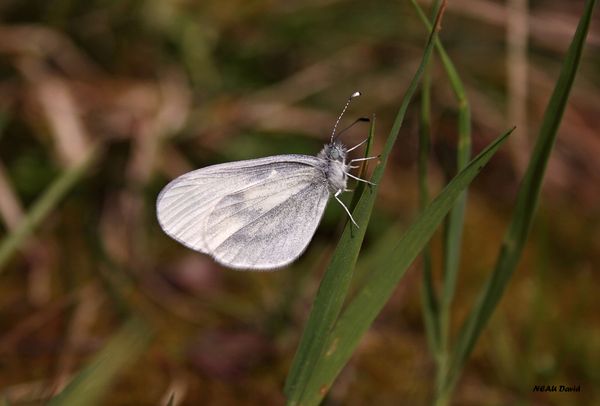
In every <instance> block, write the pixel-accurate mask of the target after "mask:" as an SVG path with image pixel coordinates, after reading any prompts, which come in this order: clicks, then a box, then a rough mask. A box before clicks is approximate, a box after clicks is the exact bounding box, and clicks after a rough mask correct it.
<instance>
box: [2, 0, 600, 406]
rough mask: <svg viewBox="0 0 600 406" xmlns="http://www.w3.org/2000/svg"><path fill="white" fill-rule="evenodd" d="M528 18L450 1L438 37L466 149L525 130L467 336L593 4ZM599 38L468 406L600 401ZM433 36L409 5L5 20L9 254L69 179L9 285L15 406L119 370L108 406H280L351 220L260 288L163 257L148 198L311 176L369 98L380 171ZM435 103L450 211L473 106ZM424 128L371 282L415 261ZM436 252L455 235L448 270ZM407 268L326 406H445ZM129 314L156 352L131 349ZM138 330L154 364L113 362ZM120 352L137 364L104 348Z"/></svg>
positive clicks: (473, 279) (383, 215) (196, 261)
mask: <svg viewBox="0 0 600 406" xmlns="http://www.w3.org/2000/svg"><path fill="white" fill-rule="evenodd" d="M529 3H530V4H529V5H527V4H526V2H525V1H522V0H510V1H491V0H454V1H450V4H449V7H448V9H447V11H446V15H445V17H444V21H443V28H442V31H441V38H442V40H443V42H444V44H445V45H446V48H447V50H448V52H449V54H450V56H451V57H452V59H453V61H454V63H455V65H456V67H457V69H458V71H459V73H460V75H461V77H462V79H463V81H464V83H465V86H466V87H467V93H468V96H469V100H470V102H471V108H472V116H473V144H474V150H475V151H479V150H480V149H481V148H482V147H483V146H484V145H486V144H487V143H488V142H489V141H490V140H491V139H493V137H495V136H497V135H498V134H500V133H501V132H502V131H504V129H506V128H508V127H510V126H512V125H513V124H516V125H517V130H516V131H515V133H514V134H513V136H512V139H511V140H510V141H509V143H508V145H507V146H505V147H504V148H503V149H502V150H501V151H500V153H498V154H497V155H496V156H495V157H494V158H493V159H492V161H491V162H490V164H489V165H488V166H487V167H486V169H485V170H484V171H483V172H482V174H481V175H480V176H479V177H478V178H477V179H476V181H475V182H474V184H473V186H472V188H471V191H470V194H469V202H468V209H467V218H466V229H465V235H464V242H463V255H462V261H461V271H460V272H461V273H460V277H459V286H458V291H457V293H458V294H457V298H456V301H455V308H454V310H455V312H454V314H453V326H454V327H457V326H458V325H459V324H460V323H461V322H462V320H463V318H464V315H465V313H466V312H467V310H468V308H469V307H470V306H471V304H472V302H473V300H474V297H475V295H476V293H477V292H478V291H479V289H480V287H481V283H482V281H483V280H484V279H485V276H486V275H487V273H488V272H489V271H490V269H491V267H492V266H493V263H494V260H495V257H496V254H497V250H498V246H499V244H500V241H501V238H502V235H503V233H504V230H505V227H506V224H507V222H508V219H509V218H510V215H511V210H512V207H513V203H514V196H515V193H516V190H517V187H518V184H519V181H520V179H521V177H522V174H523V170H524V168H525V165H526V164H527V160H528V157H529V153H530V149H531V148H530V147H531V145H532V143H533V140H534V137H535V135H536V131H537V130H538V128H539V124H540V118H541V116H542V113H543V109H544V107H545V105H546V103H547V100H548V97H549V94H550V92H551V90H552V87H553V85H554V82H555V80H556V76H557V74H558V70H559V68H560V64H561V62H562V57H563V56H564V53H565V51H566V48H567V46H568V44H569V41H570V39H571V36H572V35H573V32H574V30H575V26H576V23H577V19H578V17H579V14H580V13H581V9H582V5H583V2H582V1H569V2H566V1H556V0H536V1H530V2H529ZM423 4H427V3H426V2H425V3H423ZM594 18H595V20H594V22H593V24H592V27H591V30H590V34H589V36H588V43H587V47H586V50H585V54H584V58H583V62H582V66H581V69H580V72H579V75H578V77H577V79H576V82H575V86H574V89H573V93H572V96H571V99H570V105H569V107H568V108H567V111H566V113H565V117H564V119H563V123H562V126H561V130H560V134H559V137H558V140H557V146H556V149H555V151H554V154H553V156H552V158H551V159H550V162H549V166H548V171H547V174H546V179H545V183H544V185H545V186H544V190H543V194H542V200H541V205H540V209H539V211H538V215H537V220H536V222H535V224H534V229H533V231H532V234H531V238H530V241H529V244H528V246H527V249H526V251H525V255H524V257H523V259H522V261H521V265H520V267H519V269H518V270H517V273H516V274H515V277H514V280H513V281H512V282H511V284H510V286H509V289H508V291H507V294H506V296H505V297H504V299H503V301H502V303H501V306H500V307H499V309H498V310H497V312H496V313H495V315H494V317H493V319H492V322H491V324H490V326H489V328H488V329H487V331H486V333H485V334H484V335H483V337H482V339H481V340H480V341H479V343H478V345H477V348H476V350H475V352H474V354H473V357H472V359H471V361H470V362H469V364H468V365H467V368H466V370H465V373H464V375H463V378H462V380H461V382H460V384H459V386H458V387H457V391H456V396H455V398H454V401H455V404H460V405H480V404H486V405H487V404H489V405H497V404H540V405H546V404H549V405H555V404H556V405H571V404H581V405H587V404H594V403H596V404H597V403H598V402H600V312H599V311H598V310H599V309H600V302H599V301H598V298H597V292H598V287H599V286H600V283H599V282H600V281H599V279H600V276H599V275H598V270H600V266H599V265H600V205H599V204H598V202H599V201H600V187H598V185H600V161H599V160H598V156H600V135H599V133H598V128H600V92H599V90H600V52H599V50H600V25H599V21H598V13H596V14H595V16H594ZM426 36H427V33H426V30H425V29H424V28H423V26H422V24H421V23H420V21H419V20H418V18H417V16H416V14H415V12H414V10H413V9H412V8H411V6H410V3H409V2H408V1H392V0H389V1H388V0H377V1H341V0H309V1H285V2H284V1H280V2H276V1H267V0H253V1H242V0H230V1H216V0H205V1H192V0H187V1H185V0H179V1H176V0H163V1H161V0H152V1H139V0H138V1H133V0H129V1H115V0H91V1H88V2H78V1H74V0H56V1H46V2H40V1H33V0H3V1H2V2H1V3H0V241H5V239H7V238H10V237H11V236H13V232H14V230H16V229H17V227H18V226H19V224H21V222H22V221H23V219H27V218H29V214H30V210H31V207H32V205H33V203H34V202H35V201H36V200H37V199H38V198H39V197H40V196H42V195H44V193H46V191H47V190H48V188H49V187H51V186H52V185H53V182H55V181H56V180H57V179H64V176H71V178H72V179H71V181H72V184H73V187H72V188H70V187H68V186H67V187H65V189H64V192H60V193H58V195H59V196H62V198H61V199H60V201H59V204H58V205H57V206H56V207H54V208H53V209H52V210H51V211H50V212H49V213H48V215H45V216H43V218H42V219H41V220H42V221H41V223H40V226H39V227H36V228H35V229H34V232H33V236H32V237H31V238H29V239H27V240H26V242H25V243H23V244H20V245H19V246H18V252H17V254H16V255H13V256H12V257H11V259H10V261H8V262H7V263H5V264H4V265H3V266H2V267H1V268H0V396H3V397H4V399H5V400H8V401H9V402H10V404H38V403H40V402H42V403H43V402H44V401H45V400H47V399H49V398H50V397H51V396H53V395H54V394H56V393H58V392H60V391H61V389H62V388H63V387H64V385H65V384H67V383H68V382H69V381H70V380H71V379H72V378H73V377H74V376H76V375H77V374H78V372H79V371H80V370H81V369H82V368H84V367H85V366H86V365H88V363H89V362H90V361H91V360H93V359H94V357H95V356H96V354H97V353H98V351H102V350H103V349H104V350H105V351H108V352H105V353H106V354H108V355H113V356H112V357H108V358H109V359H113V360H114V359H115V358H118V360H117V362H120V360H124V361H127V364H126V365H123V366H122V368H121V366H119V367H118V368H117V369H118V370H119V372H120V373H119V374H118V376H117V378H116V380H114V381H113V384H112V385H111V386H109V387H108V389H107V390H106V393H105V397H104V402H106V403H105V404H113V405H121V404H122V405H128V404H166V403H167V401H168V398H169V396H170V394H171V393H175V399H174V400H175V402H174V404H214V405H229V404H248V405H265V404H281V403H282V402H283V401H284V398H283V395H282V393H281V391H282V386H283V382H284V380H285V377H286V374H287V370H288V368H289V365H290V362H291V358H292V356H293V354H294V351H295V348H296V345H297V343H298V341H299V336H300V334H301V332H302V328H303V323H304V321H305V319H306V316H307V313H308V310H309V308H310V304H311V302H312V299H313V297H314V295H315V291H316V289H317V287H318V283H319V278H320V275H321V274H322V271H323V269H324V267H325V266H326V264H327V261H328V258H329V255H330V253H331V250H332V249H333V247H334V246H335V243H336V241H337V238H338V236H339V234H340V230H341V226H342V225H343V223H344V222H345V221H346V217H345V214H344V213H343V211H342V209H341V208H339V207H338V205H336V204H330V207H328V209H327V211H326V214H325V217H324V219H323V221H322V224H321V226H320V228H319V230H318V231H317V234H316V235H315V237H314V239H313V242H312V243H311V245H310V246H309V249H308V251H307V252H306V253H305V254H304V255H303V256H302V257H301V258H300V260H298V261H297V262H296V263H294V264H293V265H291V266H290V267H288V268H286V269H284V270H281V271H278V272H267V273H250V272H237V271H232V270H227V269H220V267H219V266H218V265H216V264H215V263H214V262H212V260H210V259H209V258H208V257H206V256H203V255H200V254H196V253H194V252H192V251H190V250H188V249H186V248H184V247H183V246H180V245H179V244H177V243H176V242H175V241H173V240H171V239H170V238H169V237H167V236H166V235H165V234H164V233H163V232H162V231H161V230H160V228H159V226H158V224H157V222H156V218H155V199H156V196H157V194H158V192H159V191H160V189H161V188H162V187H163V186H164V185H165V184H166V183H167V182H168V181H169V180H170V179H172V178H174V177H176V176H178V175H180V174H182V173H184V172H186V171H188V170H191V169H193V168H199V167H202V166H206V165H209V164H213V163H220V162H226V161H231V160H239V159H249V158H255V157H261V156H266V155H273V154H278V153H303V154H316V153H317V152H318V151H319V150H320V148H321V147H322V144H323V143H325V142H326V141H327V140H328V136H329V133H330V131H331V128H332V126H333V124H334V122H335V118H336V116H337V114H338V113H339V111H340V110H341V108H342V106H343V104H344V102H345V100H346V98H347V97H348V96H349V95H350V94H351V93H352V92H353V91H355V90H360V91H362V93H363V96H362V97H361V98H358V99H356V100H355V101H354V102H353V105H352V106H351V108H350V109H349V111H348V113H347V115H346V117H345V118H344V123H345V124H349V123H351V122H352V121H354V119H356V118H358V117H361V116H371V114H376V116H377V133H378V136H379V141H377V140H376V142H375V151H380V150H381V141H382V140H383V138H384V137H383V136H384V135H385V134H387V132H388V131H389V128H390V126H391V122H392V120H393V117H394V114H395V112H396V110H397V108H398V104H399V101H400V99H401V97H402V94H403V91H404V89H405V87H406V86H407V82H408V80H409V79H410V77H412V75H413V72H414V70H415V69H416V66H417V64H418V61H419V59H420V56H421V52H422V49H423V45H424V43H425V40H426ZM432 78H433V90H432V103H433V120H432V124H433V128H432V133H433V137H434V138H433V150H432V155H431V160H430V162H431V166H430V175H431V178H430V185H431V188H432V190H433V191H434V192H437V191H439V190H440V189H441V188H442V187H443V185H444V184H445V182H446V178H447V176H450V175H452V174H453V173H454V171H455V168H454V156H455V153H456V145H455V142H456V111H457V106H456V103H455V101H454V98H453V96H452V93H451V90H450V88H449V86H448V83H447V79H446V77H445V75H444V72H443V70H442V69H441V68H440V66H439V64H437V63H434V66H433V69H432ZM417 106H418V104H417V103H415V104H414V105H413V107H412V108H411V110H410V111H409V114H408V116H407V120H406V122H405V124H404V127H403V129H402V131H401V134H400V139H399V141H398V143H397V148H396V150H395V152H394V155H393V157H392V160H391V162H390V163H389V167H388V172H387V176H386V177H385V178H384V181H383V184H382V187H381V189H380V196H379V199H378V203H377V207H376V209H375V211H374V213H373V216H372V219H371V223H370V225H369V229H368V231H367V237H366V240H365V245H364V247H363V251H362V254H361V257H360V258H359V265H358V267H359V268H358V272H359V275H360V276H361V277H368V272H369V262H370V260H372V259H373V257H375V256H377V249H376V248H377V247H379V246H381V244H385V243H386V242H387V241H386V239H390V240H391V239H392V238H393V239H394V241H395V239H396V238H397V237H396V236H397V234H396V233H393V232H391V231H390V230H396V229H403V228H405V227H406V225H407V224H409V223H410V221H411V220H412V219H413V218H414V217H415V215H416V213H417V211H418V201H417V200H418V198H417V192H418V190H417V173H416V155H417V131H418V113H419V112H418V108H417ZM367 131H368V128H367V126H366V125H357V126H355V127H353V129H352V130H351V131H348V132H347V133H346V134H345V135H344V142H345V143H346V144H347V145H354V144H355V143H357V142H358V141H360V140H362V139H364V137H365V136H366V134H367ZM82 162H86V163H87V164H86V165H85V166H83V167H81V163H82ZM65 173H66V174H71V175H64V174H65ZM389 243H393V241H390V242H389ZM440 252H441V246H440V236H439V235H438V236H436V237H435V238H434V240H433V255H434V266H435V267H436V269H438V268H439V267H440V264H441V260H440ZM390 266H393V264H390ZM413 268H414V269H412V270H411V271H410V272H409V274H408V275H407V277H406V278H405V279H404V281H403V283H402V284H401V286H400V287H399V289H398V290H397V292H396V294H395V295H394V297H393V299H392V300H391V301H390V302H389V303H388V305H387V307H386V309H385V310H384V312H383V314H382V315H381V316H380V317H379V318H378V319H377V320H376V322H375V324H374V325H373V328H372V329H371V330H370V332H369V333H368V334H367V335H366V336H365V338H364V339H363V341H362V344H361V345H360V347H359V350H358V352H357V353H356V354H355V356H354V358H353V360H352V361H351V363H350V364H349V365H348V366H347V367H346V369H345V370H344V371H343V373H342V374H341V375H340V377H339V378H338V380H337V382H336V384H335V386H334V387H333V388H332V390H331V393H330V395H329V397H328V399H327V401H326V402H327V403H328V404H332V405H337V404H340V405H341V404H343V405H363V404H366V403H367V402H376V404H382V405H388V404H389V405H392V404H415V405H419V404H427V403H428V402H429V401H430V399H431V393H432V386H433V383H432V382H433V378H434V368H433V360H432V357H431V354H430V353H429V352H428V349H427V343H426V339H425V334H424V327H423V321H422V317H421V310H420V297H419V288H420V283H421V279H420V269H419V264H418V263H417V264H415V266H414V267H413ZM438 276H439V275H438ZM132 314H135V315H137V317H139V318H140V319H143V320H144V324H143V325H144V326H145V327H140V325H139V324H135V323H134V324H128V323H127V322H126V321H127V320H128V319H129V318H130V317H131V315H132ZM123 325H126V327H125V328H126V329H127V328H129V330H128V331H131V330H132V331H134V332H135V334H137V336H138V340H137V341H136V340H134V341H131V342H125V343H124V344H123V341H119V340H118V338H119V337H120V336H119V334H121V333H122V331H123V330H121V327H122V326H123ZM119 332H121V333H119ZM115 337H117V338H115ZM115 342H116V343H117V344H119V343H121V346H120V347H119V346H118V345H116V346H112V347H107V343H113V344H114V343H115ZM107 348H109V350H106V349H107ZM111 348H112V349H114V348H119V350H120V351H121V352H118V351H116V352H114V353H113V352H110V351H112V350H110V349H111ZM116 354H118V355H119V356H118V357H117V356H116ZM110 362H111V361H108V364H110ZM102 365H106V364H102ZM115 368H116V367H115ZM107 369H108V367H107ZM98 373H99V374H102V371H100V372H98ZM540 384H542V385H547V384H548V385H552V384H554V385H581V392H580V393H577V394H557V393H532V388H533V385H540Z"/></svg>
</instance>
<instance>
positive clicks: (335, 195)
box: [333, 189, 360, 228]
mask: <svg viewBox="0 0 600 406" xmlns="http://www.w3.org/2000/svg"><path fill="white" fill-rule="evenodd" d="M342 192H343V190H342V189H340V190H338V191H337V192H335V194H334V195H333V197H335V200H337V201H338V203H339V204H341V205H342V207H343V208H344V210H346V213H348V216H349V217H350V220H351V221H352V223H353V224H354V225H355V226H356V228H360V227H358V224H356V221H354V217H352V214H350V210H348V208H347V207H346V205H345V204H344V203H343V202H342V201H341V200H340V198H339V197H338V196H339V195H340V193H342Z"/></svg>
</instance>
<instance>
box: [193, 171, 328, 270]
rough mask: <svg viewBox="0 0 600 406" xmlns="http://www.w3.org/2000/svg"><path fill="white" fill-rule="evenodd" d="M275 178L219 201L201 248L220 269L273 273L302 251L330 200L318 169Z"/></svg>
mask: <svg viewBox="0 0 600 406" xmlns="http://www.w3.org/2000/svg"><path fill="white" fill-rule="evenodd" d="M294 172H296V173H294V175H292V174H290V175H288V176H275V177H273V179H272V180H271V181H266V182H262V183H260V184H255V185H253V186H251V187H248V188H246V189H244V190H241V191H239V192H236V193H232V194H229V195H227V196H225V197H223V198H222V199H221V200H220V201H219V202H218V203H217V204H216V205H215V206H214V208H213V210H212V211H211V213H210V214H209V216H208V219H207V221H206V224H205V226H204V233H203V236H204V244H205V246H206V247H207V248H208V251H209V253H210V254H211V255H212V256H213V257H214V258H215V260H217V261H218V262H220V263H221V264H223V265H226V266H228V267H231V268H239V269H257V270H258V269H263V270H266V269H275V268H280V267H282V266H285V265H287V264H289V263H291V262H292V261H294V260H295V259H296V258H298V257H299V256H300V255H301V254H302V253H303V252H304V250H305V249H306V247H307V245H308V243H309V242H310V240H311V239H312V236H313V234H314V233H315V230H316V228H317V226H318V225H319V222H320V220H321V217H322V216H323V212H324V211H325V206H326V205H327V201H328V199H329V191H328V187H327V183H326V182H325V181H324V178H323V174H322V172H320V171H319V170H318V169H313V170H311V171H307V170H302V171H300V170H298V169H297V170H296V171H294Z"/></svg>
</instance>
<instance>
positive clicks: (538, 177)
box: [445, 0, 596, 397]
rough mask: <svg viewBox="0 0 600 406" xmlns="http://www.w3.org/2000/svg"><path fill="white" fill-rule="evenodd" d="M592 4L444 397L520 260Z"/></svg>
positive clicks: (581, 23)
mask: <svg viewBox="0 0 600 406" xmlns="http://www.w3.org/2000/svg"><path fill="white" fill-rule="evenodd" d="M595 3H596V0H588V1H587V2H586V3H585V9H584V13H583V15H582V17H581V19H580V21H579V25H578V27H577V31H576V32H575V35H574V37H573V41H572V42H571V45H570V47H569V50H568V52H567V55H566V57H565V60H564V62H563V66H562V68H561V72H560V76H559V78H558V81H557V83H556V86H555V88H554V91H553V93H552V96H551V98H550V101H549V103H548V106H547V108H546V111H545V113H544V119H543V121H542V126H541V129H540V132H539V135H538V139H537V142H536V145H535V148H534V151H533V153H532V156H531V160H530V162H529V165H528V167H527V171H526V173H525V176H524V178H523V182H522V183H521V186H520V189H519V193H518V195H517V203H516V206H515V210H514V214H513V217H512V220H511V223H510V225H509V227H508V230H507V232H506V234H505V236H504V240H503V243H502V247H501V249H500V253H499V255H498V259H497V262H496V266H495V268H494V271H493V273H492V274H491V276H490V278H489V279H488V281H487V282H486V285H485V287H484V288H483V290H482V294H481V295H480V297H479V299H478V301H477V302H476V304H475V306H474V307H473V309H472V311H471V313H470V314H469V316H468V318H467V320H466V322H465V324H464V325H463V327H462V329H461V331H460V334H459V339H458V342H457V344H456V347H455V350H454V352H453V357H452V363H451V368H450V373H449V376H448V381H447V383H446V395H445V396H446V397H447V396H449V395H448V393H449V391H451V388H452V387H453V386H454V384H455V383H456V381H457V380H458V377H459V375H460V371H461V369H462V367H463V365H464V364H465V362H466V359H467V357H468V356H469V354H470V353H471V351H472V349H473V347H474V345H475V343H476V342H477V339H478V338H479V336H480V335H481V332H482V330H483V328H484V327H485V325H486V324H487V322H488V321H489V318H490V316H491V315H492V313H493V311H494V309H495V308H496V306H497V305H498V302H499V300H500V298H501V297H502V295H503V293H504V290H505V288H506V285H507V284H508V281H509V280H510V278H511V276H512V274H513V272H514V270H515V268H516V266H517V264H518V262H519V259H520V257H521V253H522V251H523V247H524V245H525V242H526V240H527V236H528V234H529V230H530V228H531V223H532V221H533V216H534V213H535V209H536V206H537V203H538V199H539V194H540V189H541V185H542V180H543V178H544V172H545V169H546V165H547V163H548V158H549V156H550V153H551V151H552V148H553V146H554V141H555V139H556V134H557V131H558V128H559V125H560V122H561V119H562V115H563V112H564V110H565V106H566V104H567V100H568V97H569V92H570V90H571V86H572V84H573V81H574V79H575V74H576V72H577V68H578V67H579V63H580V60H581V54H582V51H583V47H584V43H585V38H586V35H587V32H588V29H589V25H590V20H591V15H592V11H593V8H594V6H595Z"/></svg>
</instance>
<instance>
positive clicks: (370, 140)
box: [350, 114, 375, 210]
mask: <svg viewBox="0 0 600 406" xmlns="http://www.w3.org/2000/svg"><path fill="white" fill-rule="evenodd" d="M374 138H375V114H373V116H372V117H371V123H370V125H369V136H368V137H367V146H366V147H365V156H364V157H365V158H368V157H369V154H370V153H371V151H373V140H374ZM368 167H369V161H363V164H362V165H361V167H360V172H359V173H358V177H359V178H361V179H366V176H367V170H368ZM357 183H358V185H356V190H355V191H354V194H353V195H352V202H350V210H354V208H355V207H356V204H357V203H358V200H359V199H360V197H361V196H362V194H363V191H364V190H365V187H367V184H366V183H365V182H357Z"/></svg>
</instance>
